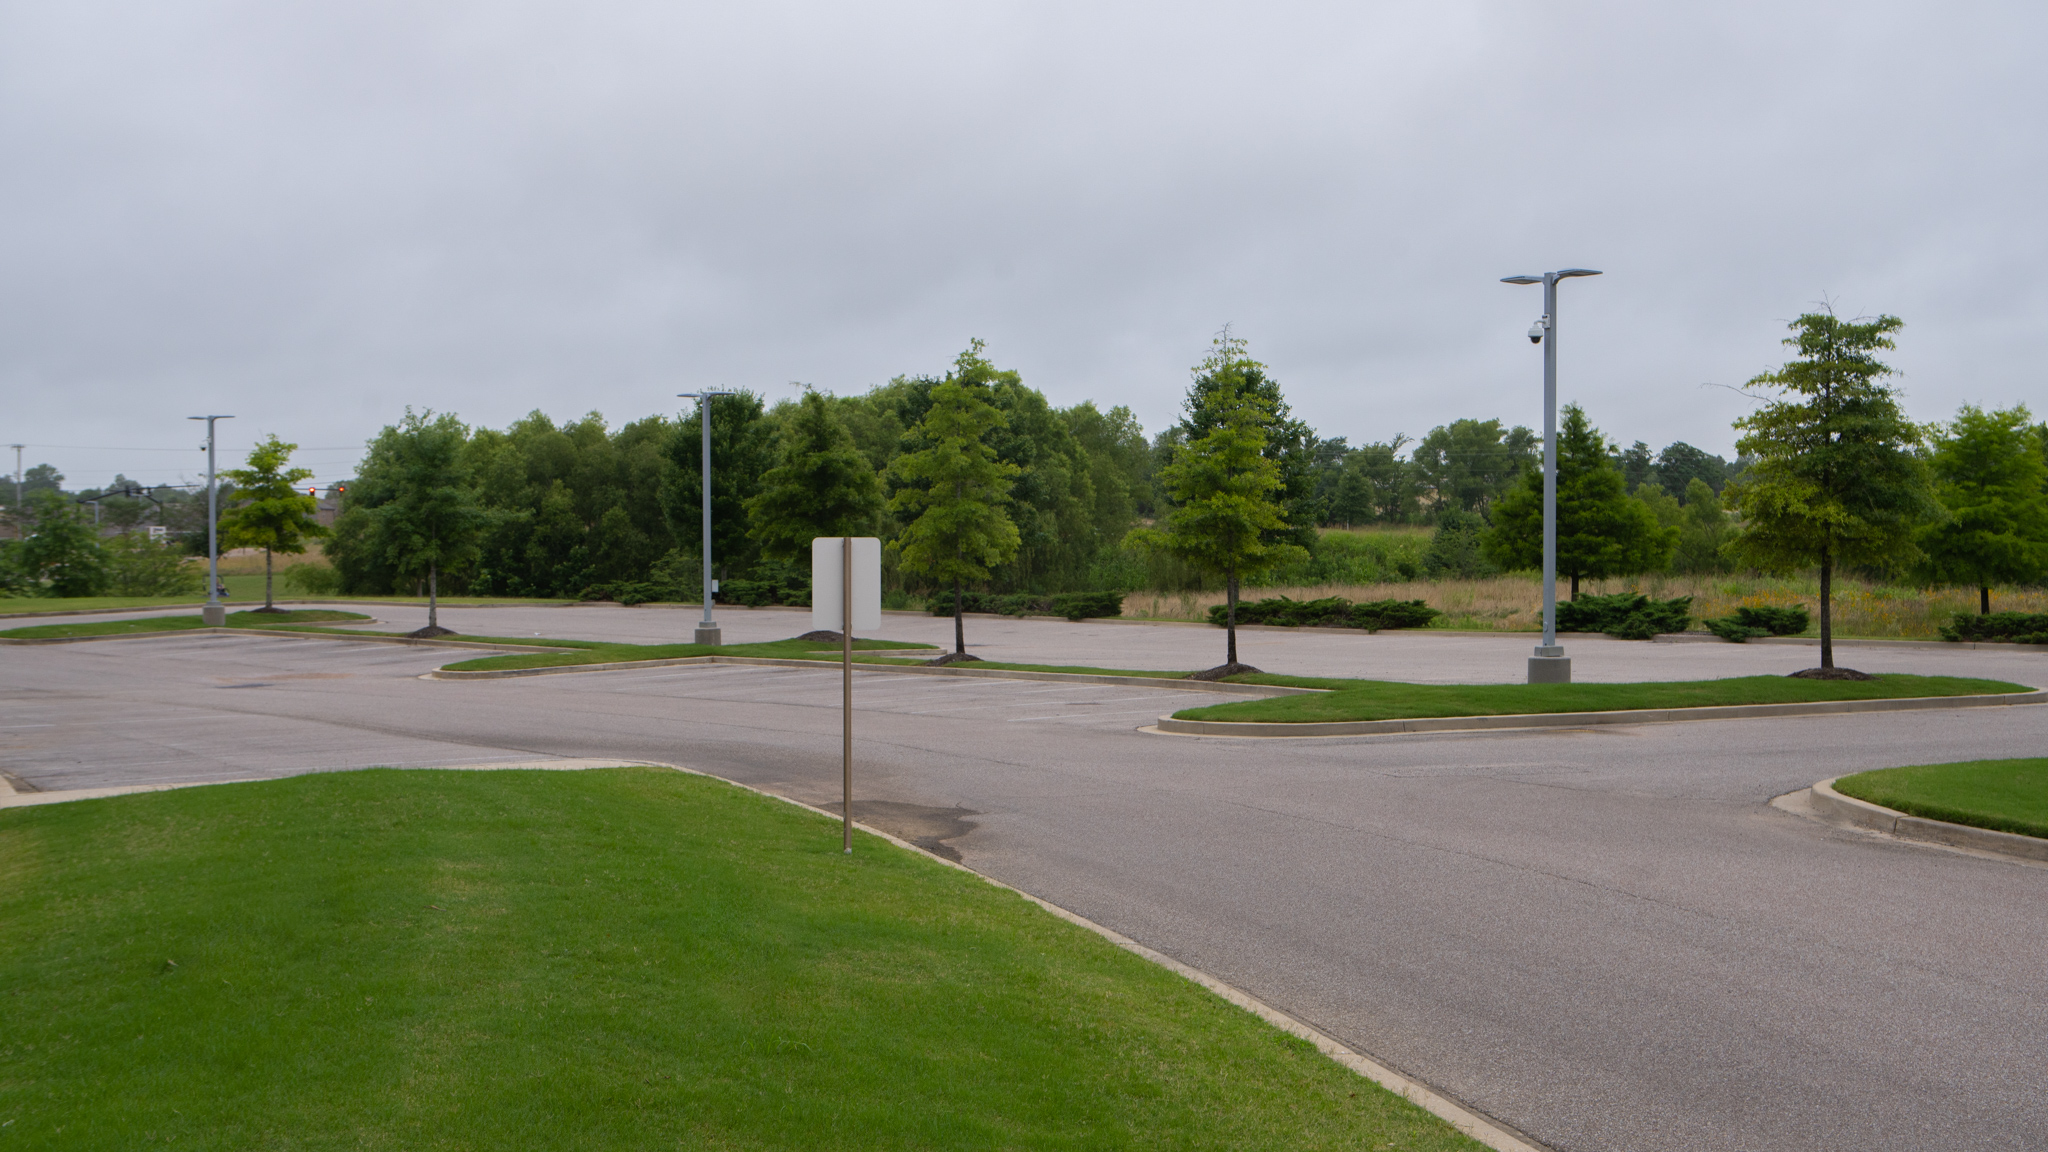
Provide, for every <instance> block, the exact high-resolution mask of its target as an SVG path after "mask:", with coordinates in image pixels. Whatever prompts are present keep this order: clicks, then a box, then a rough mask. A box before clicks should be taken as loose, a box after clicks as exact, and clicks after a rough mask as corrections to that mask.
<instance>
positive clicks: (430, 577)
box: [427, 560, 1827, 628]
mask: <svg viewBox="0 0 2048 1152" xmlns="http://www.w3.org/2000/svg"><path fill="white" fill-rule="evenodd" d="M1821 611H1822V612H1823V613H1825V612H1826V611H1827V609H1825V608H1823V609H1821ZM1821 619H1823V620H1825V619H1827V617H1826V616H1825V615H1823V616H1822V617H1821ZM440 626H441V568H440V566H439V565H438V564H436V563H434V562H433V561H432V560H429V561H427V627H429V628H439V627H440Z"/></svg>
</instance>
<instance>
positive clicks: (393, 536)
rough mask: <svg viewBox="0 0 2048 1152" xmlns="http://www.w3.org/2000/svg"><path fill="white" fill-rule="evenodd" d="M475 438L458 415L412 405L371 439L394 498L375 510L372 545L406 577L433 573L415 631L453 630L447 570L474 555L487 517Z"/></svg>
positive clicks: (375, 461) (374, 462) (373, 459)
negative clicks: (444, 594)
mask: <svg viewBox="0 0 2048 1152" xmlns="http://www.w3.org/2000/svg"><path fill="white" fill-rule="evenodd" d="M468 438H469V429H468V428H466V427H464V426H463V424H462V422H461V421H460V420H457V419H456V418H455V416H454V415H453V414H452V413H443V414H442V415H439V416H436V415H434V413H432V412H431V411H429V412H419V413H415V412H414V411H413V410H412V409H410V408H408V409H406V411H405V419H404V421H402V422H401V423H399V424H398V425H396V426H394V427H388V428H386V429H384V431H383V433H382V434H381V435H379V436H378V437H377V439H376V440H375V441H372V442H371V445H370V461H369V462H367V464H366V467H365V469H364V471H365V472H369V471H370V470H371V467H375V468H376V470H377V471H378V472H380V473H382V475H380V476H379V477H378V479H379V481H380V482H382V483H383V484H385V485H387V486H388V488H389V497H390V498H389V499H388V500H387V501H386V502H385V503H382V504H379V505H378V506H377V507H376V508H375V509H374V510H373V511H372V515H373V517H374V519H373V521H372V527H371V538H372V542H373V547H374V548H375V549H376V550H377V551H378V552H379V553H381V554H382V556H383V558H384V560H385V562H386V563H388V564H390V566H391V568H392V570H393V571H395V572H396V573H397V574H398V575H399V576H400V577H401V578H402V577H406V576H417V575H424V576H425V577H426V579H427V626H426V627H425V628H423V629H421V630H420V631H419V632H415V633H414V635H416V636H417V635H429V636H441V635H447V634H448V633H449V631H450V630H449V629H445V628H442V627H441V619H440V606H441V585H440V579H441V573H442V571H443V570H445V569H448V568H452V567H455V566H457V565H460V564H463V563H465V562H467V561H469V560H471V559H473V558H474V557H475V556H476V554H477V543H478V541H479V539H480V538H481V537H482V535H483V530H484V527H485V525H486V523H487V522H488V519H489V517H488V515H487V514H486V513H485V512H484V510H483V508H482V507H481V506H480V505H479V504H478V502H477V496H476V491H475V489H474V488H473V487H472V486H471V484H470V470H469V466H468V461H467V460H465V458H464V452H463V447H464V444H465V442H466V441H467V440H468Z"/></svg>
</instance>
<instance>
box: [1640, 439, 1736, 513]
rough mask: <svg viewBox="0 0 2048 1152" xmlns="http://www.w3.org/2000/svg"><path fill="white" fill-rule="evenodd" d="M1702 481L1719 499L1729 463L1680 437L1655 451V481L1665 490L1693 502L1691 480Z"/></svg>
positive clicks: (1682, 499) (1685, 501) (1683, 499)
mask: <svg viewBox="0 0 2048 1152" xmlns="http://www.w3.org/2000/svg"><path fill="white" fill-rule="evenodd" d="M1694 480H1700V481H1704V482H1705V483H1706V485H1707V491H1708V492H1710V493H1712V494H1713V496H1714V497H1715V499H1716V500H1717V501H1718V500H1719V498H1720V495H1721V486H1722V485H1723V484H1726V483H1727V482H1728V462H1727V461H1726V460H1723V459H1721V458H1720V457H1719V456H1716V455H1714V454H1713V453H1711V452H1707V451H1705V450H1703V449H1699V448H1695V447H1693V446H1692V445H1690V444H1687V443H1686V442H1685V441H1683V440H1674V441H1672V442H1671V444H1670V445H1668V446H1667V447H1666V448H1665V449H1664V451H1662V452H1659V453H1658V454H1657V481H1658V483H1660V484H1662V485H1664V490H1665V491H1667V492H1672V493H1676V494H1678V498H1679V500H1680V501H1681V502H1683V503H1686V504H1690V503H1691V502H1692V482H1693V481H1694Z"/></svg>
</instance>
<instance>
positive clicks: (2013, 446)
mask: <svg viewBox="0 0 2048 1152" xmlns="http://www.w3.org/2000/svg"><path fill="white" fill-rule="evenodd" d="M2029 419H2030V417H2029V414H2028V412H2027V409H2026V406H2025V405H2020V406H2017V407H2013V408H2007V409H2005V410H2003V411H1997V412H1986V411H1984V410H1983V409H1982V408H1978V407H1977V406H1975V405H1972V404H1965V405H1963V408H1962V410H1961V411H1959V412H1957V413H1956V418H1955V419H1954V420H1953V421H1951V422H1950V423H1949V424H1948V425H1947V426H1946V427H1941V428H1937V429H1936V430H1935V431H1934V444H1933V449H1934V450H1933V452H1932V454H1931V456H1930V462H1931V463H1932V465H1933V468H1934V485H1935V488H1934V491H1935V495H1936V497H1937V498H1938V499H1939V500H1940V501H1941V505H1942V507H1943V508H1945V509H1947V511H1948V517H1949V518H1948V519H1947V520H1945V521H1943V522H1941V523H1939V524H1934V525H1931V526H1929V527H1928V528H1926V529H1924V530H1922V532H1921V534H1920V547H1921V549H1922V550H1923V551H1924V552H1925V553H1926V554H1927V561H1926V566H1927V570H1928V574H1929V575H1931V576H1932V577H1933V578H1934V579H1936V580H1939V581H1942V582H1944V583H1953V584H1974V585H1976V586H1977V610H1978V611H1979V612H1981V613H1984V614H1986V615H1989V614H1990V612H1991V586H1992V585H1993V584H2032V583H2036V582H2038V581H2040V579H2041V578H2042V576H2043V574H2044V573H2048V460H2044V459H2043V458H2042V455H2041V452H2040V450H2039V445H2038V444H2037V443H2036V442H2035V437H2034V430H2033V428H2031V427H2030V426H2029V425H2028V423H2027V421H2028V420H2029Z"/></svg>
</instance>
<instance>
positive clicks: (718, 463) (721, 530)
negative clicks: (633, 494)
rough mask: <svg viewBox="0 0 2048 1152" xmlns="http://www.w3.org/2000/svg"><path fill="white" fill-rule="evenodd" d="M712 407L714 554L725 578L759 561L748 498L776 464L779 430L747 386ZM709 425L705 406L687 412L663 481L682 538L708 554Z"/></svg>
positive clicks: (685, 543) (671, 520) (671, 519)
mask: <svg viewBox="0 0 2048 1152" xmlns="http://www.w3.org/2000/svg"><path fill="white" fill-rule="evenodd" d="M708 407H709V409H710V411H711V559H712V563H713V564H715V565H716V566H717V574H718V576H719V578H720V579H724V578H726V577H727V576H730V575H733V574H734V573H738V572H745V571H746V570H747V569H749V568H750V567H752V566H753V563H754V559H755V548H756V546H755V544H754V540H753V537H751V536H750V535H748V532H747V510H746V509H747V501H748V500H751V499H753V497H754V496H755V495H756V494H757V493H759V492H760V490H761V474H762V473H764V472H766V471H768V469H769V468H771V467H773V466H774V464H775V445H776V438H775V433H776V429H775V427H774V424H773V423H772V422H771V421H769V420H768V419H767V418H766V414H765V413H764V412H763V411H762V407H761V397H760V396H758V395H756V394H755V393H752V392H746V391H741V392H737V393H734V394H733V395H731V396H717V397H714V398H712V400H711V402H710V403H709V405H708ZM703 435H704V424H703V417H702V414H701V409H700V411H698V412H692V413H690V414H689V415H688V416H685V417H683V418H682V419H681V420H680V421H678V422H677V423H676V425H675V434H674V435H673V436H671V437H670V438H669V442H668V458H669V461H670V462H671V463H672V464H673V465H674V471H672V472H670V473H669V474H668V475H667V478H666V479H665V481H664V483H663V485H662V497H661V498H662V506H663V508H664V509H665V510H666V511H667V513H668V522H669V527H670V529H671V530H672V531H674V533H675V539H676V542H677V543H678V544H680V545H682V546H683V547H684V548H686V549H692V550H695V551H697V553H698V555H700V556H701V555H702V554H703V552H702V549H703V547H704V515H703V500H704V487H703V485H704V472H703V459H704V441H703Z"/></svg>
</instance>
